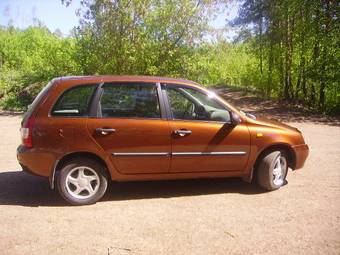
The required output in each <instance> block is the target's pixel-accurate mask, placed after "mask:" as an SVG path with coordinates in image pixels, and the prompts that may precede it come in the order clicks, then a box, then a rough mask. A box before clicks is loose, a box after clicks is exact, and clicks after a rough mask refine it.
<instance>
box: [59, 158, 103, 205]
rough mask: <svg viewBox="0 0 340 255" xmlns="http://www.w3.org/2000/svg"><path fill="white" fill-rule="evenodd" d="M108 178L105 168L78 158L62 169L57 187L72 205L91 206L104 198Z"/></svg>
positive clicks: (94, 162) (91, 161)
mask: <svg viewBox="0 0 340 255" xmlns="http://www.w3.org/2000/svg"><path fill="white" fill-rule="evenodd" d="M107 183H108V176H107V172H106V169H105V167H104V166H103V165H102V164H99V163H98V162H96V161H93V160H89V159H84V158H76V159H73V160H71V161H69V162H67V163H66V164H64V165H63V167H62V168H61V169H60V171H59V172H58V175H57V187H58V191H59V193H60V195H61V196H62V198H63V199H65V200H66V201H67V202H68V203H70V204H72V205H89V204H94V203H96V202H97V201H98V200H99V199H101V198H102V197H103V195H104V194H105V191H106V189H107V185H108V184H107Z"/></svg>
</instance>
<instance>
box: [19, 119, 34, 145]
mask: <svg viewBox="0 0 340 255" xmlns="http://www.w3.org/2000/svg"><path fill="white" fill-rule="evenodd" d="M34 121H35V120H34V118H33V117H29V118H28V119H27V120H26V121H25V123H24V124H23V126H22V127H21V129H20V133H21V141H22V144H23V145H24V146H26V147H28V148H32V147H33V143H32V133H33V127H34Z"/></svg>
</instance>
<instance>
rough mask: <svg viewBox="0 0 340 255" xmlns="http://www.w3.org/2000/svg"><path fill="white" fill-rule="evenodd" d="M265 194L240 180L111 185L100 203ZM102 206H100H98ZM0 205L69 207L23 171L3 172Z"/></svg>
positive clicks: (40, 180) (44, 181) (42, 180)
mask: <svg viewBox="0 0 340 255" xmlns="http://www.w3.org/2000/svg"><path fill="white" fill-rule="evenodd" d="M263 192H265V191H264V190H263V189H261V188H259V187H257V186H256V185H253V184H249V183H246V182H243V181H242V180H241V179H239V178H216V179H215V178H212V179H196V180H173V181H172V180H171V181H143V182H112V183H111V184H110V185H109V188H108V192H106V194H105V196H104V197H103V198H102V199H101V201H122V200H124V201H125V200H139V199H153V198H173V197H183V196H200V195H211V194H222V193H239V194H245V195H254V194H260V193H263ZM99 203H100V202H99ZM0 205H18V206H28V207H36V206H68V204H67V203H66V202H65V201H64V200H63V199H62V198H61V197H60V196H59V194H58V192H57V190H51V189H50V188H49V184H48V181H47V179H46V178H43V177H38V176H34V175H30V174H27V173H25V172H22V171H19V172H18V171H9V172H0Z"/></svg>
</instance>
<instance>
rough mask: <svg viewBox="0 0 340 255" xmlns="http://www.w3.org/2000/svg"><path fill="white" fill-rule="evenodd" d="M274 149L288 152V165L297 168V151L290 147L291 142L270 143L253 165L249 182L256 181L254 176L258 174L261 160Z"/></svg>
mask: <svg viewBox="0 0 340 255" xmlns="http://www.w3.org/2000/svg"><path fill="white" fill-rule="evenodd" d="M273 151H284V152H286V155H287V156H288V167H289V168H291V169H294V168H295V162H296V160H295V153H294V151H293V149H292V148H291V147H290V145H289V144H273V145H270V146H268V147H266V148H264V149H263V150H262V151H261V152H260V153H259V154H258V156H257V158H256V160H255V163H254V165H253V167H252V170H251V174H250V178H249V182H254V180H255V178H254V176H256V175H257V172H256V171H257V169H258V166H259V164H260V162H261V160H262V159H263V157H265V155H267V154H268V153H270V152H273Z"/></svg>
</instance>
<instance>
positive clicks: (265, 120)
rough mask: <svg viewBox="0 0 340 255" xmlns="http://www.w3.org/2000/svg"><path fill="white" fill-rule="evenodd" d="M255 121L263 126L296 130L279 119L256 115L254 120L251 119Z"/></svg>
mask: <svg viewBox="0 0 340 255" xmlns="http://www.w3.org/2000/svg"><path fill="white" fill-rule="evenodd" d="M252 121H254V122H256V123H257V124H260V125H263V126H269V127H274V128H280V129H288V130H292V131H298V129H297V128H295V127H292V126H289V125H287V124H284V123H282V122H280V121H276V120H272V119H268V118H264V117H256V120H252Z"/></svg>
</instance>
